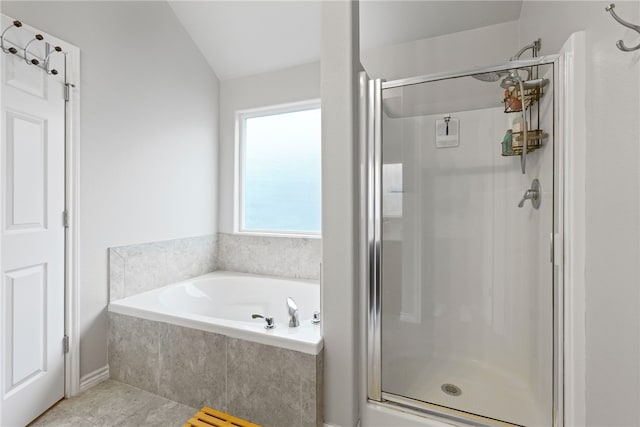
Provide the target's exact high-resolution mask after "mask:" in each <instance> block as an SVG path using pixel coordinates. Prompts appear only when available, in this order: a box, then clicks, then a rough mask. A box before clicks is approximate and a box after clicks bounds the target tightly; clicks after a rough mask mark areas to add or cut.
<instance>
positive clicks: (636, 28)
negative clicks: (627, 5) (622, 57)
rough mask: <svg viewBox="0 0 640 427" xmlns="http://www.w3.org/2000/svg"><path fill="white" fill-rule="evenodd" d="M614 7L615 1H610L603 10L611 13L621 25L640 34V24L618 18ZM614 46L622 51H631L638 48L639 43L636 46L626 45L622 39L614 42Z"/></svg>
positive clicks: (639, 46)
mask: <svg viewBox="0 0 640 427" xmlns="http://www.w3.org/2000/svg"><path fill="white" fill-rule="evenodd" d="M615 7H616V5H615V3H611V4H610V5H609V6H607V7H606V8H605V9H604V10H605V11H607V12H609V13H610V14H611V16H612V17H613V19H615V20H616V21H618V22H619V23H620V25H623V26H625V27H627V28H631V29H632V30H633V31H635V32H637V33H638V34H640V25H634V24H632V23H630V22H627V21H625V20H624V19H622V18H620V17H619V16H618V14H617V13H616V12H615V11H614V10H613V8H615ZM616 46H618V49H620V50H621V51H623V52H633V51H634V50H638V49H640V43H639V44H638V45H637V46H633V47H627V46H626V45H625V44H624V42H623V41H622V40H618V41H617V42H616Z"/></svg>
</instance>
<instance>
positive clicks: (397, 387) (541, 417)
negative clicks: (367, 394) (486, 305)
mask: <svg viewBox="0 0 640 427" xmlns="http://www.w3.org/2000/svg"><path fill="white" fill-rule="evenodd" d="M383 360H384V358H383ZM382 371H383V379H382V385H383V387H382V390H383V393H384V394H388V393H390V394H392V395H396V396H400V397H405V398H408V399H411V400H414V401H415V400H417V401H421V402H425V403H427V404H433V405H438V406H442V407H445V408H450V409H454V410H457V411H462V412H465V413H470V414H473V415H480V416H482V417H486V418H491V419H495V420H498V421H503V422H507V423H510V424H516V425H524V426H540V425H550V424H551V412H550V410H545V409H544V407H542V406H541V405H540V403H538V402H536V401H535V399H534V398H533V396H534V394H533V393H532V391H531V390H529V389H528V388H527V387H526V386H525V385H524V384H521V383H520V382H518V381H517V380H516V379H513V378H509V377H508V376H505V375H504V374H502V373H500V372H498V371H497V370H495V369H493V368H490V367H485V366H482V365H481V364H479V363H477V362H473V361H468V362H467V361H464V360H455V361H451V360H444V359H437V358H432V359H429V360H428V361H425V359H417V358H414V359H412V358H405V359H402V360H388V361H386V363H384V366H383V369H382ZM388 398H389V400H395V399H393V398H391V397H390V396H388ZM549 401H551V398H549ZM401 403H402V402H401ZM444 412H447V411H444ZM545 414H548V418H547V417H545ZM474 418H475V417H472V418H471V419H470V421H472V422H473V421H476V419H474Z"/></svg>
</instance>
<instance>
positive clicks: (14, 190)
mask: <svg viewBox="0 0 640 427" xmlns="http://www.w3.org/2000/svg"><path fill="white" fill-rule="evenodd" d="M7 25H8V22H7V21H6V19H4V17H3V25H2V28H6V27H7ZM31 36H32V33H31V32H30V31H27V30H24V29H17V30H16V29H14V30H11V31H10V32H8V33H7V38H8V39H9V40H12V41H15V42H17V43H22V44H21V45H22V46H24V43H26V42H28V40H29V39H30V37H31ZM32 46H33V51H34V53H37V52H38V50H39V49H45V48H46V47H45V46H44V44H43V43H33V44H32ZM30 50H31V48H30ZM40 52H41V53H43V50H41V51H40ZM0 58H1V61H2V64H0V65H1V67H2V147H1V148H2V151H1V153H0V156H1V160H2V161H1V164H0V183H1V193H2V215H1V216H2V235H1V239H2V241H1V242H0V243H1V264H0V265H1V268H2V271H1V274H2V277H1V281H0V286H1V294H0V296H1V299H0V305H1V306H0V313H1V314H2V318H1V319H0V325H2V326H1V331H0V341H1V352H0V357H1V369H2V371H1V374H2V381H1V382H0V384H1V385H2V390H1V396H2V402H1V404H2V419H1V420H0V425H2V426H3V427H5V426H24V425H26V424H28V423H29V422H30V421H32V420H33V419H34V418H36V417H37V416H38V415H40V414H41V413H42V412H44V411H45V410H46V409H47V408H49V407H50V406H51V405H53V404H54V403H56V402H57V401H58V400H60V399H61V398H62V397H63V396H64V351H63V336H64V244H65V243H64V237H65V236H64V226H63V211H64V198H65V193H64V188H65V169H64V168H65V129H64V123H65V101H64V81H63V79H62V77H61V75H58V76H53V75H48V74H47V73H46V72H44V71H43V70H41V69H39V68H38V67H35V66H33V65H28V64H26V63H25V61H24V60H22V59H20V58H19V57H17V56H16V55H9V54H5V53H0ZM61 74H62V73H61Z"/></svg>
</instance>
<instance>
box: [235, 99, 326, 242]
mask: <svg viewBox="0 0 640 427" xmlns="http://www.w3.org/2000/svg"><path fill="white" fill-rule="evenodd" d="M237 118H238V131H239V138H238V141H239V160H240V162H239V163H240V165H239V166H240V171H239V172H240V173H239V174H238V176H239V185H238V189H239V194H238V196H239V197H238V202H239V203H238V204H237V205H238V208H239V209H238V210H237V211H238V215H237V227H236V228H237V231H239V232H247V233H272V234H298V235H314V234H320V220H321V217H320V215H321V193H320V190H321V187H320V186H321V163H320V155H321V140H320V108H319V103H318V102H313V103H304V104H296V105H289V106H281V107H273V108H267V109H261V110H254V111H250V112H241V113H238V115H237Z"/></svg>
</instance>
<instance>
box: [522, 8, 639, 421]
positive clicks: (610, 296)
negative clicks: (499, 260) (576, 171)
mask: <svg viewBox="0 0 640 427" xmlns="http://www.w3.org/2000/svg"><path fill="white" fill-rule="evenodd" d="M607 3H608V2H591V1H585V2H553V3H549V2H542V1H541V2H538V1H525V2H524V4H523V7H522V15H521V21H520V41H521V43H525V42H526V41H527V40H532V39H534V38H536V37H542V53H543V54H545V53H555V52H557V51H558V50H559V49H560V47H561V45H562V43H563V42H564V41H565V40H566V39H567V37H568V36H569V34H570V33H572V32H574V31H578V30H585V33H586V49H587V52H586V57H587V69H586V80H587V87H586V88H585V95H586V106H587V109H586V114H587V125H586V126H587V128H586V135H587V137H586V140H585V141H584V144H585V145H586V156H587V160H586V182H585V187H586V204H587V206H586V211H585V215H586V244H587V247H586V256H587V259H586V265H587V268H586V283H585V284H584V286H585V287H586V389H587V392H586V424H587V425H589V426H632V425H640V408H639V407H638V401H640V286H639V283H640V271H639V267H638V266H639V263H638V261H639V259H640V249H639V242H640V206H639V203H640V197H639V196H640V192H639V188H640V184H639V178H640V158H639V155H640V124H639V123H640V121H639V120H638V118H639V117H640V51H636V52H634V53H624V52H621V51H619V50H618V49H617V48H616V46H615V42H616V40H618V39H623V40H625V41H626V44H627V45H635V44H637V43H638V42H640V39H639V38H638V35H637V33H635V32H633V31H631V30H628V29H625V28H623V27H622V26H620V25H619V24H617V23H616V22H615V21H614V20H613V19H612V18H611V17H610V16H609V14H608V13H606V12H605V11H604V8H605V6H606V5H607ZM615 10H616V12H617V13H618V14H619V15H620V16H621V17H623V18H625V19H627V20H628V21H631V22H632V23H634V24H638V23H639V22H640V4H639V2H637V1H634V2H625V1H619V2H618V1H617V2H616V9H615Z"/></svg>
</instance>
